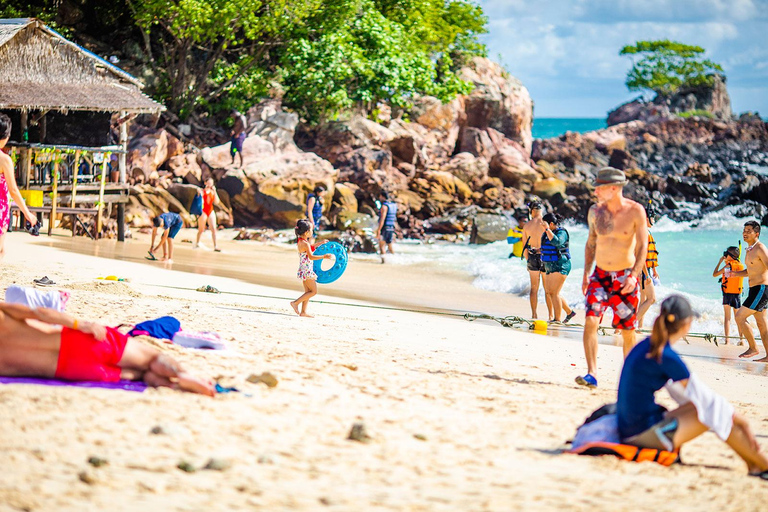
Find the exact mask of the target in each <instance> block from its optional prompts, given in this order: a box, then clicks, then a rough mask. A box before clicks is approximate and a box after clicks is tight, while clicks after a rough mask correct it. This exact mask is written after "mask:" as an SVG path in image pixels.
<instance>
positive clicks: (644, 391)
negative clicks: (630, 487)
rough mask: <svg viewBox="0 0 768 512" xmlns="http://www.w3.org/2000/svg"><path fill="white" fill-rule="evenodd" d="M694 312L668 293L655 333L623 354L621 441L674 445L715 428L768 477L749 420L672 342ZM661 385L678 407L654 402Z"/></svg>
mask: <svg viewBox="0 0 768 512" xmlns="http://www.w3.org/2000/svg"><path fill="white" fill-rule="evenodd" d="M695 316H698V315H697V314H696V313H695V312H694V311H693V309H692V308H691V305H690V303H689V302H688V301H687V300H686V299H685V298H684V297H682V296H681V295H672V296H670V297H668V298H667V299H665V300H664V302H662V303H661V312H660V314H659V317H658V318H657V319H656V321H655V322H654V324H653V331H652V333H651V336H650V337H649V338H646V339H644V340H643V341H641V342H640V343H638V344H637V345H636V346H635V347H634V348H633V349H632V350H631V351H630V353H629V355H628V356H627V358H626V359H625V360H624V367H623V368H622V370H621V377H620V378H619V393H618V400H617V402H616V414H617V417H618V424H619V435H620V437H621V442H622V443H625V444H630V445H632V446H637V447H639V448H651V449H656V450H666V451H673V450H678V449H679V448H680V447H681V446H682V445H683V444H685V443H687V442H688V441H691V440H692V439H695V438H696V437H698V436H700V435H701V434H703V433H704V432H706V431H707V430H712V431H713V432H714V433H715V434H716V435H717V436H718V437H719V438H720V439H722V440H723V441H725V442H726V443H727V444H728V446H730V447H731V448H732V449H733V451H735V452H736V453H737V454H738V455H739V457H741V458H742V459H743V460H744V462H746V463H747V470H748V471H749V474H750V475H752V476H757V477H759V478H762V479H765V480H768V458H766V456H765V455H764V454H762V453H761V452H760V448H759V446H758V445H757V440H756V439H755V436H754V435H753V434H752V431H751V430H750V427H749V424H748V423H747V421H746V420H745V419H744V417H742V416H741V415H740V414H738V413H736V411H735V410H734V408H733V406H732V405H731V404H730V403H728V401H726V400H725V399H724V398H723V397H721V396H720V395H717V394H716V393H715V392H714V391H712V390H710V389H709V388H708V387H707V386H706V385H705V384H703V383H702V382H701V381H700V380H699V379H698V377H697V376H696V375H695V374H693V373H691V372H690V370H688V367H687V366H686V364H685V363H684V362H683V360H682V359H681V358H680V356H679V355H678V354H677V352H675V350H674V349H673V348H672V345H673V344H675V343H676V342H677V341H679V340H681V339H683V338H684V337H685V335H686V334H688V331H689V330H690V329H691V323H692V321H693V318H694V317H695ZM662 387H666V389H667V391H668V392H669V394H670V395H671V396H672V398H673V399H674V400H675V401H676V402H678V404H680V407H678V408H677V409H675V410H673V411H667V410H666V409H665V408H663V407H662V406H660V405H658V404H657V403H656V402H655V400H654V394H655V393H656V391H658V390H660V389H661V388H662Z"/></svg>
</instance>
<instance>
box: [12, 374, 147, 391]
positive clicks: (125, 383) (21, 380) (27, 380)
mask: <svg viewBox="0 0 768 512" xmlns="http://www.w3.org/2000/svg"><path fill="white" fill-rule="evenodd" d="M0 384H38V385H40V386H68V387H75V388H103V389H122V390H123V391H136V392H139V393H141V392H143V391H144V390H145V389H147V385H146V384H144V383H143V382H137V381H132V380H121V381H118V382H98V381H83V382H76V381H71V380H60V379H38V378H34V377H0Z"/></svg>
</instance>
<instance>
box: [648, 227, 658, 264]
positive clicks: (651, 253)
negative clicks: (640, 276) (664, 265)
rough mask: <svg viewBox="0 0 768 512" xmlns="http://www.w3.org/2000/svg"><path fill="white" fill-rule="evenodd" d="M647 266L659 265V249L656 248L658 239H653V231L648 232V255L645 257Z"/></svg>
mask: <svg viewBox="0 0 768 512" xmlns="http://www.w3.org/2000/svg"><path fill="white" fill-rule="evenodd" d="M645 266H646V268H655V267H658V266H659V251H658V250H656V240H654V239H653V235H652V234H651V232H650V231H649V232H648V255H647V256H646V257H645Z"/></svg>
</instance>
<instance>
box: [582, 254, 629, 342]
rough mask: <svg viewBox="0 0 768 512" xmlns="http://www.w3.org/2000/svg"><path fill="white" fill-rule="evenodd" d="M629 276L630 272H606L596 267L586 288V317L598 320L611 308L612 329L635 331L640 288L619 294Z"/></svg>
mask: <svg viewBox="0 0 768 512" xmlns="http://www.w3.org/2000/svg"><path fill="white" fill-rule="evenodd" d="M631 275H632V271H631V270H618V271H616V272H606V271H605V270H602V269H600V268H597V267H596V268H595V271H594V273H592V277H590V278H589V285H588V286H587V316H596V317H598V318H599V317H601V316H602V314H603V312H605V310H606V309H607V308H611V309H612V310H613V328H614V329H621V330H630V331H631V330H634V329H636V328H637V305H638V304H639V303H640V287H639V286H637V285H635V289H634V290H632V291H631V292H630V293H628V294H627V295H623V294H622V293H621V288H622V287H623V286H624V283H625V282H626V280H627V278H628V277H629V276H631Z"/></svg>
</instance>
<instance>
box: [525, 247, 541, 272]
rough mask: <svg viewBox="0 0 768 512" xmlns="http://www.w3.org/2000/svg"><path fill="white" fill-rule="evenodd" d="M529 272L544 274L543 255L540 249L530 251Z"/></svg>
mask: <svg viewBox="0 0 768 512" xmlns="http://www.w3.org/2000/svg"><path fill="white" fill-rule="evenodd" d="M528 272H544V264H543V263H542V262H541V253H540V252H539V251H538V249H528Z"/></svg>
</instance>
